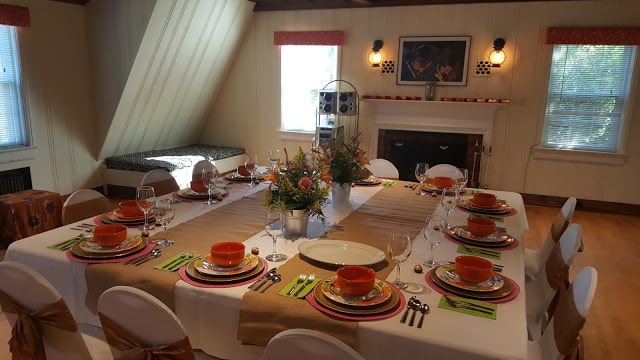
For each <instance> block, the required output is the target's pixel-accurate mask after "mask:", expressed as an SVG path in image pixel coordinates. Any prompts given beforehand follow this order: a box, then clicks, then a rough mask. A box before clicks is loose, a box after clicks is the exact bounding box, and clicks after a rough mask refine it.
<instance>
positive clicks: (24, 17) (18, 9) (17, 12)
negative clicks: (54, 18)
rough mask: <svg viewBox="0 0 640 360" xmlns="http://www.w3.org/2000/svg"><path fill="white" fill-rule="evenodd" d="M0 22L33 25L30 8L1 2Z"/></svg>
mask: <svg viewBox="0 0 640 360" xmlns="http://www.w3.org/2000/svg"><path fill="white" fill-rule="evenodd" d="M0 24H1V25H11V26H20V27H31V20H30V18H29V8H28V7H24V6H16V5H7V4H0Z"/></svg>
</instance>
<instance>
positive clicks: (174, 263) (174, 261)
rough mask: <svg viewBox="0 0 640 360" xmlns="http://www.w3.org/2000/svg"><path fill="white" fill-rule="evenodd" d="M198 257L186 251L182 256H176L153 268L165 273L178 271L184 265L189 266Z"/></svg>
mask: <svg viewBox="0 0 640 360" xmlns="http://www.w3.org/2000/svg"><path fill="white" fill-rule="evenodd" d="M196 256H198V254H193V253H188V252H186V251H184V252H181V253H180V254H176V255H174V256H173V257H170V258H168V259H167V260H165V261H163V262H161V263H160V264H158V265H156V266H154V267H153V268H154V269H158V270H164V271H177V270H178V269H180V268H181V267H183V266H184V265H186V264H188V263H189V262H190V261H191V260H193V258H195V257H196Z"/></svg>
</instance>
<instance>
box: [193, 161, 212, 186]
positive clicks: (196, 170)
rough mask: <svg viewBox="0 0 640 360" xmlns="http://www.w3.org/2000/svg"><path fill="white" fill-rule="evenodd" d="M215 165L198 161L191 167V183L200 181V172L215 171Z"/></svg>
mask: <svg viewBox="0 0 640 360" xmlns="http://www.w3.org/2000/svg"><path fill="white" fill-rule="evenodd" d="M215 168H216V165H215V164H214V163H212V162H211V161H209V160H200V161H198V162H197V163H196V164H195V165H193V172H192V173H191V180H192V181H202V170H204V169H207V170H211V169H215Z"/></svg>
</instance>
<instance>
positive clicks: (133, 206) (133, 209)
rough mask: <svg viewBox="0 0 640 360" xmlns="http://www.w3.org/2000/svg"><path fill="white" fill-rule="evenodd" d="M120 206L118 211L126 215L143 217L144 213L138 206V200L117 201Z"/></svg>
mask: <svg viewBox="0 0 640 360" xmlns="http://www.w3.org/2000/svg"><path fill="white" fill-rule="evenodd" d="M118 206H119V207H120V213H121V214H122V215H124V216H126V217H143V216H144V213H143V212H142V210H140V208H139V207H138V202H137V201H135V200H124V201H120V202H119V203H118Z"/></svg>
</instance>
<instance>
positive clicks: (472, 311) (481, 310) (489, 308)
mask: <svg viewBox="0 0 640 360" xmlns="http://www.w3.org/2000/svg"><path fill="white" fill-rule="evenodd" d="M449 298H451V299H453V300H456V301H464V302H465V303H468V304H471V305H469V306H467V307H453V306H451V305H449V303H447V300H446V299H445V297H444V296H442V297H440V302H439V303H438V308H440V309H445V310H451V311H455V312H459V313H463V314H467V315H471V316H478V317H483V318H486V319H491V320H495V319H496V317H497V316H498V305H496V304H492V303H488V302H485V301H479V300H472V299H467V298H461V297H455V296H450V297H449ZM473 305H477V306H479V307H474V306H473Z"/></svg>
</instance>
